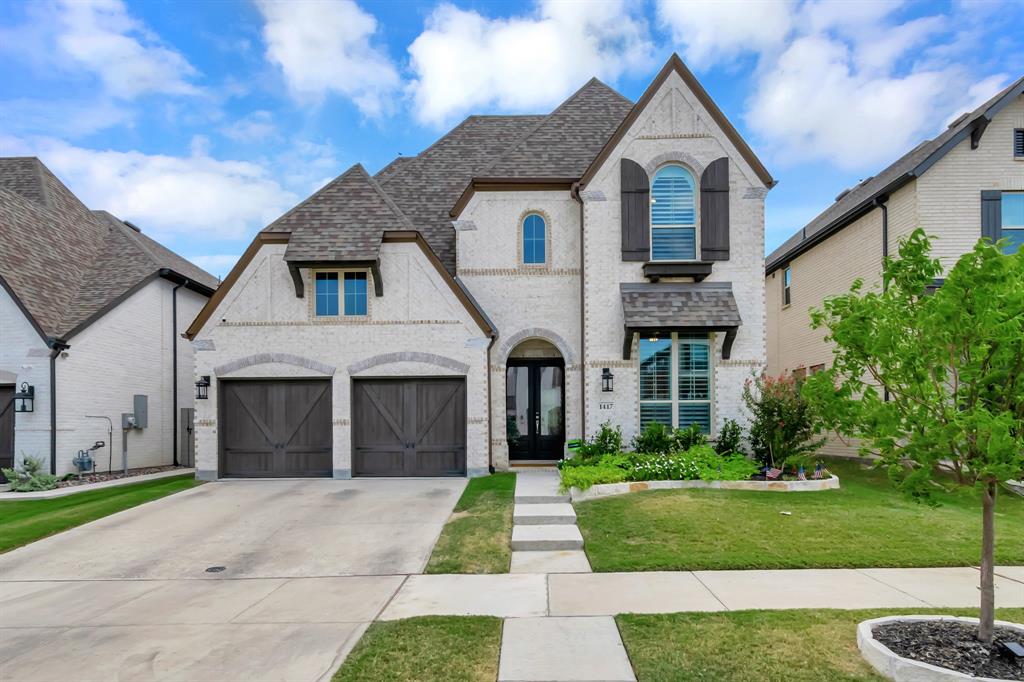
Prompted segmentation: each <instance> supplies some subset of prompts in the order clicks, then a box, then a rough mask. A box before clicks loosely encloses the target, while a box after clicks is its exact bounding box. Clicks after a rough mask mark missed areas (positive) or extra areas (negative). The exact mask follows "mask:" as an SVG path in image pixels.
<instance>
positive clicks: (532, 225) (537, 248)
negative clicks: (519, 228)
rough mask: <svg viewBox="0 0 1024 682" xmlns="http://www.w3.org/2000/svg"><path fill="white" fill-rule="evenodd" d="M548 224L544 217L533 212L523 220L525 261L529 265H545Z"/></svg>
mask: <svg viewBox="0 0 1024 682" xmlns="http://www.w3.org/2000/svg"><path fill="white" fill-rule="evenodd" d="M546 231H547V225H545V224H544V218H543V217H542V216H539V215H537V214H536V213H531V214H530V215H528V216H526V218H525V219H524V220H523V263H525V264H527V265H543V264H544V262H545V258H546V254H545V253H544V251H545V248H544V247H545V234H544V233H545V232H546Z"/></svg>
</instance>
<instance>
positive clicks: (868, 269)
mask: <svg viewBox="0 0 1024 682" xmlns="http://www.w3.org/2000/svg"><path fill="white" fill-rule="evenodd" d="M1022 93H1024V78H1020V79H1018V80H1017V81H1015V82H1014V83H1013V84H1012V85H1010V86H1009V87H1007V88H1006V89H1004V90H1003V91H1002V92H1000V93H999V94H997V95H996V96H995V97H993V98H992V99H990V100H989V101H987V102H985V103H984V104H982V105H981V106H980V107H978V108H977V109H975V110H974V111H972V112H970V113H967V114H963V115H962V116H960V117H958V118H957V119H956V120H954V121H952V122H951V123H950V124H949V127H948V128H947V129H946V130H945V131H943V132H942V133H941V134H940V135H938V136H937V137H935V138H934V139H932V140H927V141H925V142H922V143H921V144H919V145H917V146H916V147H914V148H913V149H911V150H910V151H909V152H907V153H906V154H904V155H903V156H902V157H900V158H899V159H898V160H897V161H896V162H895V163H893V164H892V165H890V166H888V167H887V168H885V169H884V170H882V171H881V172H880V173H878V174H877V175H874V176H872V177H869V178H866V179H865V180H863V181H861V182H860V183H859V184H858V185H857V186H855V187H852V188H850V189H848V190H846V191H844V192H842V193H841V194H840V195H839V196H837V197H836V201H835V203H833V204H832V205H831V206H829V207H828V208H827V209H826V210H825V211H824V212H822V213H821V214H820V215H819V216H818V217H816V218H815V219H814V220H812V221H811V222H810V223H808V224H807V225H806V226H805V227H803V228H802V229H801V230H799V231H798V232H797V233H796V234H794V235H793V236H792V237H791V238H790V239H789V240H787V241H786V242H785V243H784V244H782V246H780V247H779V248H778V249H776V250H775V251H774V252H773V253H772V254H770V255H769V256H768V258H767V261H766V264H765V287H766V291H767V302H768V309H767V315H768V371H769V372H770V373H771V374H774V375H779V374H789V373H793V374H795V375H796V376H797V377H800V376H802V375H805V374H807V373H813V372H815V371H817V370H819V369H822V368H825V367H827V366H828V365H829V364H830V362H831V359H832V349H831V346H830V345H829V344H828V343H826V342H825V340H824V337H825V331H824V330H822V329H816V330H815V329H811V328H810V316H809V310H810V309H811V308H817V307H820V306H821V305H822V303H823V302H824V300H825V299H826V298H827V297H829V296H834V295H838V294H843V293H846V292H848V291H849V289H850V285H851V284H852V283H853V281H854V280H855V279H857V278H861V279H862V280H864V283H865V286H874V287H880V286H881V268H882V259H883V258H884V257H886V256H889V255H893V256H895V255H896V253H897V249H898V247H899V242H900V240H901V239H903V238H905V237H907V236H908V235H909V234H910V233H911V232H912V231H914V230H915V229H916V228H918V227H920V228H923V229H924V230H925V232H926V233H927V234H929V235H930V236H932V237H933V242H932V250H933V254H934V255H935V256H936V257H938V258H939V259H941V261H942V264H943V266H944V267H945V268H947V269H948V268H950V267H952V265H953V264H954V263H955V262H956V261H957V259H958V258H959V257H960V256H961V255H962V254H964V253H965V252H967V251H970V250H971V249H972V248H974V245H975V244H976V243H977V241H978V239H980V238H981V237H988V238H990V239H993V240H998V239H1000V238H1006V239H1007V245H1006V247H1005V248H1006V249H1007V250H1008V251H1015V250H1016V249H1017V248H1019V247H1020V245H1021V244H1024V94H1022ZM825 450H826V451H828V452H832V453H833V454H843V453H848V452H849V448H846V447H845V446H843V445H842V444H840V443H830V444H829V445H827V446H826V448H825Z"/></svg>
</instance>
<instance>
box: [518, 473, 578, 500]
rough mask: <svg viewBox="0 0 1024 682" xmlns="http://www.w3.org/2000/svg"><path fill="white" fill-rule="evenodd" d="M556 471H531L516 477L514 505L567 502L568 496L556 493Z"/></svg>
mask: <svg viewBox="0 0 1024 682" xmlns="http://www.w3.org/2000/svg"><path fill="white" fill-rule="evenodd" d="M558 485H559V477H558V472H557V471H531V472H523V473H519V474H517V475H516V497H515V501H516V504H550V503H555V502H568V501H569V495H567V494H564V493H560V492H558Z"/></svg>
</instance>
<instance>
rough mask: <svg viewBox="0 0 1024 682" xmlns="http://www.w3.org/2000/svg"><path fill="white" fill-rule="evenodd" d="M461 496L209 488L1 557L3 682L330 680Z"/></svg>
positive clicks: (391, 485)
mask: <svg viewBox="0 0 1024 682" xmlns="http://www.w3.org/2000/svg"><path fill="white" fill-rule="evenodd" d="M464 486H465V480H463V479H416V480H413V479H402V480H357V481H331V480H308V481H307V480H277V481H230V482H218V483H209V484H207V485H203V486H200V487H198V488H195V489H192V490H189V491H186V492H183V493H179V494H177V495H172V496H171V497H167V498H164V499H161V500H157V501H155V502H151V503H149V504H145V505H142V506H140V507H136V508H134V509H130V510H127V511H124V512H121V513H119V514H115V515H113V516H109V517H107V518H104V519H100V520H99V521H95V522H93V523H90V524H87V525H84V526H80V527H79V528H76V529H73V530H70V531H67V532H64V533H61V534H59V535H56V536H53V537H51V538H47V539H45V540H41V541H39V542H36V543H33V544H31V545H28V546H27V547H23V548H21V549H18V550H14V551H12V552H9V553H7V554H4V555H0V680H5V681H6V680H46V681H50V680H58V679H62V680H69V679H74V680H82V681H91V680H124V681H128V680H151V679H162V680H190V681H191V680H288V681H292V680H295V681H303V680H318V679H327V678H329V677H330V674H331V672H333V670H334V669H335V668H336V667H337V664H338V662H339V661H340V660H341V658H342V657H343V656H344V654H345V653H347V651H348V649H349V648H350V647H351V646H352V645H353V644H354V643H355V641H356V640H358V638H359V636H360V635H361V634H362V631H363V630H364V629H365V627H366V624H367V623H368V622H369V621H371V620H373V619H374V618H375V617H376V616H377V615H378V614H379V613H380V611H381V610H382V609H383V608H384V607H385V606H386V605H387V603H388V601H389V600H390V599H391V597H392V595H393V594H394V593H395V592H396V591H397V590H398V588H399V587H400V586H401V584H402V583H403V581H404V580H405V578H406V576H407V574H410V573H419V572H421V571H422V570H423V567H424V566H425V565H426V561H427V559H428V558H429V556H430V551H431V549H432V547H433V545H434V542H435V540H436V539H437V536H438V534H439V533H440V532H441V527H442V526H443V525H444V522H445V521H446V520H447V518H448V516H449V515H450V514H451V511H452V507H453V506H454V505H455V502H456V500H457V499H458V497H459V495H460V493H461V492H462V489H463V487H464ZM208 569H213V571H208Z"/></svg>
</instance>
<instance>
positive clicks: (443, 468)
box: [352, 379, 466, 476]
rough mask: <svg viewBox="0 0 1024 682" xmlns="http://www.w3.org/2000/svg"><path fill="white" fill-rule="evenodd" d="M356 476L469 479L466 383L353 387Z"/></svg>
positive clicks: (360, 383) (380, 382) (376, 382)
mask: <svg viewBox="0 0 1024 682" xmlns="http://www.w3.org/2000/svg"><path fill="white" fill-rule="evenodd" d="M352 473H353V474H354V475H356V476H464V475H465V474H466V383H465V381H464V380H463V379H366V380H356V381H353V382H352Z"/></svg>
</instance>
